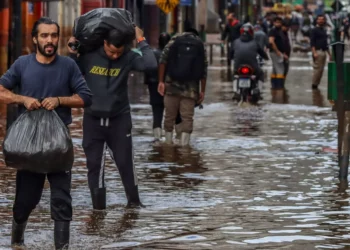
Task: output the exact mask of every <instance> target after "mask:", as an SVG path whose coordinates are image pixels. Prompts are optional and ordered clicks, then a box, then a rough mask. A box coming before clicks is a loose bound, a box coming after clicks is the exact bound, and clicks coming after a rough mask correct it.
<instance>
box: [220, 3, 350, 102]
mask: <svg viewBox="0 0 350 250" xmlns="http://www.w3.org/2000/svg"><path fill="white" fill-rule="evenodd" d="M340 20H341V29H340V31H341V32H340V33H339V34H340V39H342V40H345V39H349V17H348V16H343V17H342V18H341V19H340ZM333 30H334V24H333V22H332V20H331V17H330V16H329V15H328V14H319V15H316V16H315V15H313V14H312V12H310V11H303V9H302V7H301V8H296V9H295V10H294V11H293V12H292V13H290V14H287V15H282V14H277V13H268V14H266V15H265V16H264V17H261V18H259V19H258V20H257V21H256V23H255V24H254V25H253V24H252V23H251V22H250V21H249V18H248V19H247V18H246V19H245V21H243V22H241V21H240V20H239V19H238V18H236V16H235V14H234V13H230V14H228V15H227V22H226V25H225V27H224V28H223V29H222V37H221V39H222V43H223V44H226V48H227V64H228V65H229V66H230V65H231V62H232V61H234V69H237V68H238V66H239V65H242V64H248V65H250V66H252V67H253V68H254V70H255V72H256V74H257V76H258V78H259V79H260V80H263V79H264V78H265V77H264V76H263V75H262V70H261V69H260V67H259V64H258V63H256V57H258V60H261V58H264V57H265V55H263V54H264V53H262V52H267V53H269V59H271V61H272V72H271V75H270V80H271V88H272V89H281V88H284V84H285V79H286V77H287V75H288V70H289V58H290V56H291V53H292V51H298V49H300V51H303V52H311V55H312V65H313V68H314V72H313V77H312V80H311V81H310V82H311V84H310V85H311V87H312V89H317V88H318V86H319V84H320V81H321V79H322V75H323V71H324V68H325V65H326V62H327V57H328V59H329V60H332V56H331V50H330V47H329V44H330V42H331V40H332V39H333V38H334V37H333V32H332V31H333ZM253 39H254V40H255V42H251V40H253ZM256 43H257V44H258V48H259V50H257V49H256ZM248 44H249V45H248ZM243 55H245V56H243ZM264 59H268V58H266V57H265V58H264ZM234 99H235V96H234Z"/></svg>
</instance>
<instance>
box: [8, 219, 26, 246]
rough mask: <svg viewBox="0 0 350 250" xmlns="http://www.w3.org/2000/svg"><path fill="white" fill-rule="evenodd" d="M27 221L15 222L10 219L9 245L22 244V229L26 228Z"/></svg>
mask: <svg viewBox="0 0 350 250" xmlns="http://www.w3.org/2000/svg"><path fill="white" fill-rule="evenodd" d="M26 226H27V221H25V222H24V223H22V224H17V223H16V221H15V220H12V233H11V245H19V246H21V245H24V231H25V230H26Z"/></svg>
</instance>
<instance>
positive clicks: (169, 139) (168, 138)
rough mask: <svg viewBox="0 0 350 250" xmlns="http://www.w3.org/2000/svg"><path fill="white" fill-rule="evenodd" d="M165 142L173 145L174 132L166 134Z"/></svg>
mask: <svg viewBox="0 0 350 250" xmlns="http://www.w3.org/2000/svg"><path fill="white" fill-rule="evenodd" d="M165 142H166V143H167V144H173V132H165Z"/></svg>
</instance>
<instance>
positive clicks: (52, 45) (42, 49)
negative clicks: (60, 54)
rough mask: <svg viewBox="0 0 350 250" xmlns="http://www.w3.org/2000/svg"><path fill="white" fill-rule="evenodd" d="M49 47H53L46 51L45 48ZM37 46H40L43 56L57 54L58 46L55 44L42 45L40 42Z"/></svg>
mask: <svg viewBox="0 0 350 250" xmlns="http://www.w3.org/2000/svg"><path fill="white" fill-rule="evenodd" d="M48 47H52V49H51V51H50V52H46V51H45V49H46V48H48ZM37 48H38V50H39V52H40V54H42V55H43V56H45V57H52V56H54V55H55V54H56V52H57V48H58V46H55V45H54V44H46V45H45V46H44V47H42V46H40V44H38V46H37Z"/></svg>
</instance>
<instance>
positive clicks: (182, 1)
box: [180, 0, 192, 6]
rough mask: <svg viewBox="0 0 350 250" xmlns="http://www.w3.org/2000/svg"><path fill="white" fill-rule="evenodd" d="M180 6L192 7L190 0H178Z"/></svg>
mask: <svg viewBox="0 0 350 250" xmlns="http://www.w3.org/2000/svg"><path fill="white" fill-rule="evenodd" d="M180 5H181V6H192V0H180Z"/></svg>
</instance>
